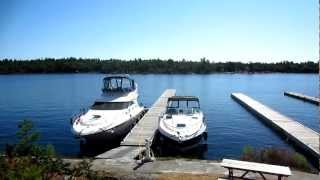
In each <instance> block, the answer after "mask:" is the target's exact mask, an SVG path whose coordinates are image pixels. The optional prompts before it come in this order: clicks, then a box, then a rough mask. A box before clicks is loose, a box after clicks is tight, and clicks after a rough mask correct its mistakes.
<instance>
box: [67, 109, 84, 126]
mask: <svg viewBox="0 0 320 180" xmlns="http://www.w3.org/2000/svg"><path fill="white" fill-rule="evenodd" d="M87 111H88V109H87V108H81V109H80V111H79V113H76V114H74V115H73V116H72V117H71V118H70V124H73V123H74V122H75V121H79V120H80V117H81V116H82V115H84V114H85V113H86V112H87Z"/></svg>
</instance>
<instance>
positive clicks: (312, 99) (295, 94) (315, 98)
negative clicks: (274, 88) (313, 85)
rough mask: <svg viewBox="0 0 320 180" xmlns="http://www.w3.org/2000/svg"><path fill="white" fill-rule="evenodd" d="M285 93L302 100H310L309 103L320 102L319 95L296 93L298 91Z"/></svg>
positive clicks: (316, 103) (317, 103)
mask: <svg viewBox="0 0 320 180" xmlns="http://www.w3.org/2000/svg"><path fill="white" fill-rule="evenodd" d="M284 95H285V96H289V97H293V98H296V99H300V100H303V101H306V102H309V103H312V104H315V105H318V106H319V104H320V99H319V98H317V97H312V96H307V95H304V94H300V93H296V92H284Z"/></svg>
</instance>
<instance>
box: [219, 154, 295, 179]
mask: <svg viewBox="0 0 320 180" xmlns="http://www.w3.org/2000/svg"><path fill="white" fill-rule="evenodd" d="M221 166H222V167H224V168H227V169H228V170H229V178H230V179H233V177H235V176H233V170H241V171H244V173H243V174H242V176H240V177H237V178H245V176H246V175H247V174H248V173H249V172H253V173H258V174H260V175H261V177H262V178H263V179H266V178H265V176H264V175H263V174H271V175H276V176H278V180H280V179H281V178H282V177H288V176H290V175H291V171H290V168H289V167H285V166H276V165H270V164H262V163H254V162H247V161H238V160H232V159H223V160H222V162H221Z"/></svg>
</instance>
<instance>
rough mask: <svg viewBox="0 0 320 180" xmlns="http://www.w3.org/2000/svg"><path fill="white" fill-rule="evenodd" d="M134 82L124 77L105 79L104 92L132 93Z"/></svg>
mask: <svg viewBox="0 0 320 180" xmlns="http://www.w3.org/2000/svg"><path fill="white" fill-rule="evenodd" d="M134 89H135V86H134V81H133V80H132V79H128V78H125V77H107V78H104V80H103V88H102V90H103V91H104V92H106V91H133V90H134Z"/></svg>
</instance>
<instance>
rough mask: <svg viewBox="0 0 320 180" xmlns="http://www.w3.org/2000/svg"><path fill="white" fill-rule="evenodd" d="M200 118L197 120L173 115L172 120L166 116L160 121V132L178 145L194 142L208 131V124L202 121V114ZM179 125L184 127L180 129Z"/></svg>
mask: <svg viewBox="0 0 320 180" xmlns="http://www.w3.org/2000/svg"><path fill="white" fill-rule="evenodd" d="M198 116H199V117H198V118H201V119H198V120H195V119H192V118H190V117H188V116H186V115H173V116H172V117H171V118H170V119H167V118H166V115H164V116H163V117H162V118H161V119H160V121H159V128H158V130H159V132H160V133H161V135H163V136H165V137H167V138H169V139H171V140H173V141H175V142H177V143H185V142H188V141H192V140H193V139H197V138H199V136H202V134H203V133H205V132H206V129H207V126H206V123H205V122H204V120H203V119H202V118H203V115H202V113H200V114H199V115H198ZM190 121H196V122H190ZM179 124H183V125H184V127H178V126H179Z"/></svg>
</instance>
